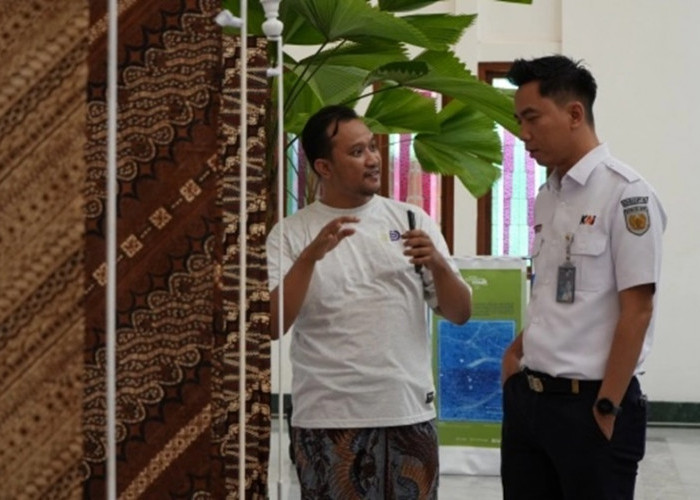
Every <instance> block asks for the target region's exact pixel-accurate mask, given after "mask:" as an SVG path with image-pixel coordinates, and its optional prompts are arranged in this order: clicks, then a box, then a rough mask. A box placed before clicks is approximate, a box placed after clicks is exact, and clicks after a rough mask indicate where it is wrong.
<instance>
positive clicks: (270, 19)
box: [260, 0, 285, 500]
mask: <svg viewBox="0 0 700 500" xmlns="http://www.w3.org/2000/svg"><path fill="white" fill-rule="evenodd" d="M260 3H261V4H262V6H263V8H264V9H265V18H266V19H265V22H263V24H262V29H263V32H264V33H265V35H266V36H267V39H268V40H270V41H275V42H276V43H277V61H276V64H275V67H274V68H269V69H268V70H267V76H268V77H277V213H278V214H279V226H280V237H282V236H283V235H284V173H285V163H284V144H285V141H284V79H283V76H284V60H283V51H282V31H283V28H284V25H283V24H282V21H280V20H279V3H280V0H260ZM277 258H278V268H279V269H280V273H281V272H282V245H281V244H280V251H279V254H278V255H277ZM277 291H278V296H279V299H278V309H279V311H280V313H279V314H278V315H277V331H278V332H279V339H278V341H277V352H278V357H277V360H278V365H279V366H278V369H277V388H278V389H277V415H278V417H277V420H278V422H277V424H278V429H279V430H278V434H277V442H278V446H277V449H278V451H279V453H278V454H277V470H278V475H277V499H278V500H282V499H283V498H284V489H283V484H284V474H283V470H284V469H283V468H282V467H283V464H284V461H283V459H282V457H283V452H282V450H283V449H284V447H283V442H284V440H283V436H284V391H283V388H282V383H283V373H282V356H283V339H284V331H283V328H284V314H283V313H282V311H284V280H283V279H282V276H280V280H279V285H278V289H277Z"/></svg>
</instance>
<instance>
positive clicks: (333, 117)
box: [301, 105, 359, 172]
mask: <svg viewBox="0 0 700 500" xmlns="http://www.w3.org/2000/svg"><path fill="white" fill-rule="evenodd" d="M358 118H359V116H358V115H357V113H356V112H355V110H354V109H352V108H349V107H347V106H340V105H334V106H326V107H325V108H321V109H320V110H318V111H317V112H316V113H314V114H313V115H311V118H309V120H308V121H307V122H306V125H304V130H302V132H301V145H302V147H303V148H304V154H306V159H307V160H308V161H309V165H311V168H312V169H313V170H314V172H315V171H316V168H315V167H314V162H315V161H316V160H317V159H319V158H327V159H328V158H330V157H331V151H332V149H333V146H332V144H331V139H333V137H334V136H335V134H337V133H338V125H339V124H340V123H341V122H347V121H351V120H356V119H358ZM334 123H335V126H334V127H333V130H332V131H331V132H330V134H329V133H328V128H329V127H330V126H331V125H332V124H334Z"/></svg>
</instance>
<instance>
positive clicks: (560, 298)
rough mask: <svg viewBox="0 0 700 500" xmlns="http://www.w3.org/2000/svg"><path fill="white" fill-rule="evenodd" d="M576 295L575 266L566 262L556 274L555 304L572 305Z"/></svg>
mask: <svg viewBox="0 0 700 500" xmlns="http://www.w3.org/2000/svg"><path fill="white" fill-rule="evenodd" d="M575 293H576V266H574V265H573V264H572V263H571V262H569V261H566V262H564V263H563V264H562V265H561V266H559V270H558V272H557V302H560V303H562V304H572V303H573V302H574V295H575Z"/></svg>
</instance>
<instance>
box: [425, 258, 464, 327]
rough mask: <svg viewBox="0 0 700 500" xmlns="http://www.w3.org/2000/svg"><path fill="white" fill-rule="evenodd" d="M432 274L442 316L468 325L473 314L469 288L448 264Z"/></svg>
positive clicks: (459, 323)
mask: <svg viewBox="0 0 700 500" xmlns="http://www.w3.org/2000/svg"><path fill="white" fill-rule="evenodd" d="M432 272H433V279H434V280H435V293H436V295H437V300H438V309H439V311H440V314H441V315H442V316H443V317H444V318H445V319H448V320H450V321H451V322H453V323H456V324H458V325H461V324H463V323H466V322H467V320H468V319H469V317H470V316H471V314H472V295H471V292H470V291H469V287H468V286H467V285H466V284H465V283H464V282H463V281H462V280H461V279H459V277H458V276H456V275H455V274H454V272H452V269H451V268H450V267H449V266H447V263H445V266H444V267H440V268H438V269H434V270H433V271H432Z"/></svg>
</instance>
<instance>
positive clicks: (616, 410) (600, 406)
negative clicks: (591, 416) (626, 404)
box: [595, 398, 622, 416]
mask: <svg viewBox="0 0 700 500" xmlns="http://www.w3.org/2000/svg"><path fill="white" fill-rule="evenodd" d="M595 409H596V410H598V413H600V414H601V415H615V416H617V415H619V414H620V412H621V411H622V407H621V406H615V403H613V402H612V401H610V400H609V399H608V398H600V399H599V400H598V401H596V402H595Z"/></svg>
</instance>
